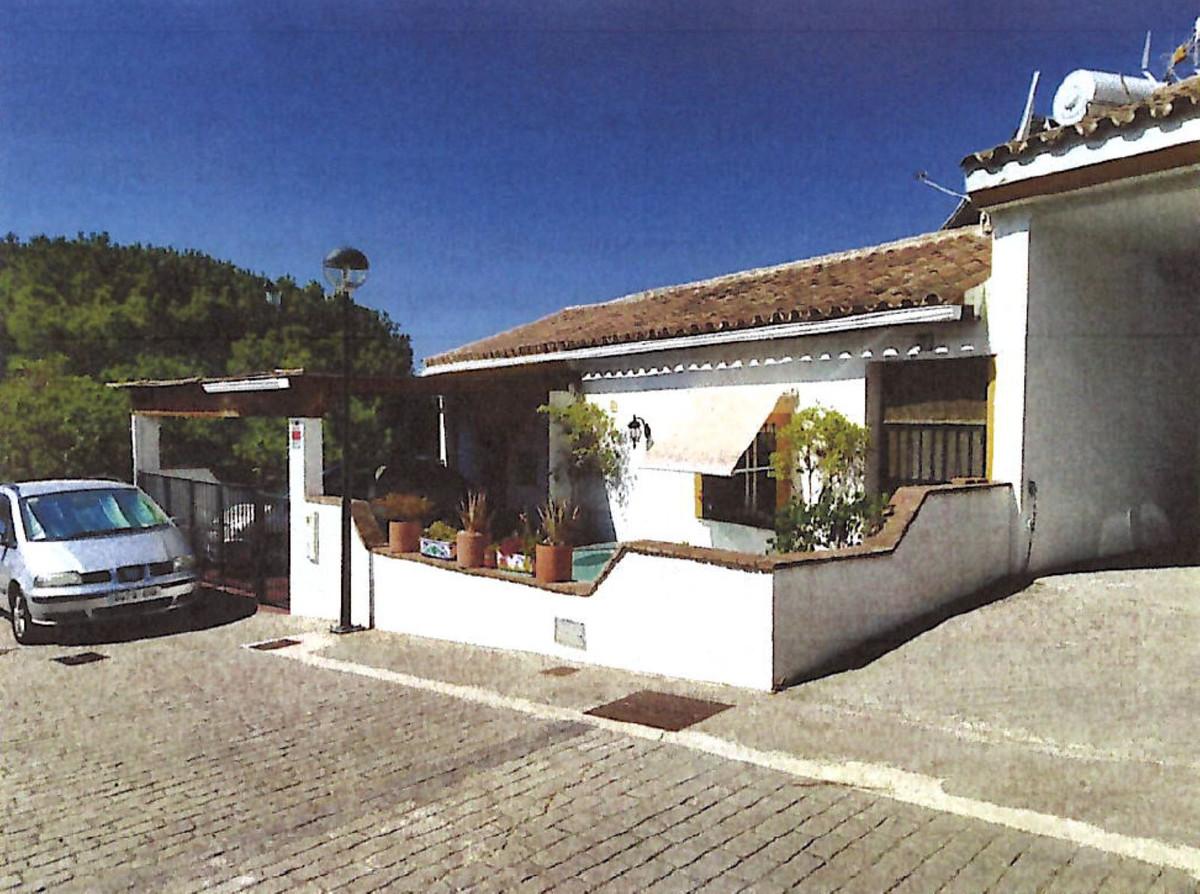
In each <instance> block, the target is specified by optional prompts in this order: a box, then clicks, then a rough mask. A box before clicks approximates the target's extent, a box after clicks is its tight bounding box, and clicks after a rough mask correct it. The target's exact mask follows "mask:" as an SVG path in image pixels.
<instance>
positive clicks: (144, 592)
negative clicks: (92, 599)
mask: <svg viewBox="0 0 1200 894" xmlns="http://www.w3.org/2000/svg"><path fill="white" fill-rule="evenodd" d="M157 595H158V587H139V588H138V589H136V590H122V591H121V592H119V593H114V594H113V605H124V604H125V603H126V602H141V601H142V600H145V599H153V598H154V597H155V596H157Z"/></svg>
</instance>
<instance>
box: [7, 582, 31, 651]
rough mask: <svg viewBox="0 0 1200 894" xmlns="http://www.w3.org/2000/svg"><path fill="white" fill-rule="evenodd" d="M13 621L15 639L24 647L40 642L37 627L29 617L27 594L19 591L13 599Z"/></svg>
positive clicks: (11, 615)
mask: <svg viewBox="0 0 1200 894" xmlns="http://www.w3.org/2000/svg"><path fill="white" fill-rule="evenodd" d="M9 618H10V619H11V620H12V631H13V638H14V639H15V640H16V641H17V642H19V643H20V644H21V645H23V646H31V645H33V644H34V643H36V642H37V641H38V633H37V627H36V626H35V625H34V623H33V618H31V617H30V615H29V603H28V602H26V601H25V594H24V593H22V592H21V591H20V590H17V591H16V592H15V593H14V594H13V598H12V610H11V611H10V612H9Z"/></svg>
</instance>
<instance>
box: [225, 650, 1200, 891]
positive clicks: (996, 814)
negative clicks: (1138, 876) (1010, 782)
mask: <svg viewBox="0 0 1200 894" xmlns="http://www.w3.org/2000/svg"><path fill="white" fill-rule="evenodd" d="M288 639H296V640H299V641H300V645H298V646H291V647H289V648H286V649H278V650H275V651H272V652H267V653H264V654H270V655H275V656H278V657H282V658H290V659H291V660H293V661H299V662H301V663H302V664H307V665H309V666H311V667H319V668H323V669H325V670H331V671H338V672H340V673H347V674H355V675H357V676H360V677H368V678H370V679H373V680H380V681H383V682H386V683H394V684H397V685H399V686H405V687H408V688H410V689H420V690H423V691H425V692H433V693H437V694H439V695H445V696H449V697H451V698H457V699H462V700H464V701H469V702H473V703H475V704H479V705H486V706H488V707H493V708H503V709H507V710H510V711H519V712H521V713H522V714H527V715H529V716H531V717H537V718H539V719H542V720H558V721H569V722H572V723H582V724H587V725H589V726H594V727H598V728H600V729H606V730H610V731H613V732H617V733H622V734H624V735H629V736H634V737H636V738H639V739H649V740H652V741H656V742H668V743H671V744H674V745H679V746H682V747H684V748H688V749H691V750H692V751H698V752H702V753H704V754H710V755H713V756H715V757H721V758H726V759H728V760H735V761H739V762H741V763H746V764H752V765H754V766H758V767H763V768H765V769H769V770H776V771H779V772H782V773H787V774H788V775H790V776H798V777H801V778H803V779H811V780H814V781H817V782H828V783H832V784H835V785H846V786H851V787H853V788H857V789H860V790H863V791H868V792H872V793H874V794H878V795H882V796H884V797H887V798H891V799H892V800H895V801H900V802H902V803H905V804H912V805H914V806H916V807H923V808H926V809H929V810H937V811H940V812H942V813H948V814H952V815H955V816H961V817H965V818H967V819H973V820H980V821H982V822H986V823H991V824H993V825H997V826H1005V827H1007V828H1010V829H1015V830H1017V831H1020V832H1028V833H1030V834H1033V835H1041V836H1044V837H1047V838H1057V839H1059V840H1060V841H1067V842H1070V843H1072V844H1076V845H1081V846H1083V847H1091V848H1095V849H1096V850H1099V851H1104V852H1105V853H1109V854H1113V855H1115V856H1119V857H1128V858H1132V859H1134V860H1141V861H1142V862H1145V863H1152V864H1154V865H1156V866H1166V867H1171V868H1174V869H1180V870H1182V871H1184V872H1186V873H1188V874H1189V875H1191V876H1193V877H1194V878H1197V879H1200V849H1197V848H1193V847H1187V846H1184V845H1176V844H1168V843H1167V842H1164V841H1158V840H1157V839H1154V838H1140V837H1137V836H1135V835H1123V834H1120V833H1117V832H1109V831H1107V830H1105V829H1102V828H1100V827H1099V826H1094V825H1092V824H1090V823H1085V822H1081V821H1079V820H1074V819H1068V818H1066V817H1061V816H1054V815H1053V814H1049V813H1039V812H1038V811H1036V810H1026V809H1024V808H1020V807H1006V806H1004V805H1002V804H995V803H992V802H990V801H980V800H977V799H975V798H967V797H963V796H960V795H951V794H949V793H947V792H946V791H945V790H944V789H943V788H942V780H940V779H935V778H934V777H932V776H924V775H921V774H918V773H910V772H908V771H906V770H899V769H897V768H895V767H889V766H887V765H885V764H869V763H860V762H857V761H822V760H812V759H808V758H801V757H796V756H795V755H792V754H787V753H785V752H781V751H763V750H761V749H757V748H747V747H745V746H743V745H738V744H737V743H736V742H730V741H729V740H727V739H721V738H718V737H716V736H712V735H709V734H707V733H701V732H696V731H694V730H681V731H679V732H664V731H662V730H656V729H652V728H650V727H646V726H641V725H640V724H634V723H621V722H620V721H616V720H608V719H606V718H603V717H594V716H592V715H590V714H584V713H583V712H581V711H577V710H575V709H573V708H560V707H557V706H555V705H547V704H544V703H541V702H534V701H530V700H529V699H523V698H515V697H513V696H507V695H501V694H500V693H498V692H493V691H491V690H489V689H483V688H481V687H478V686H465V685H462V684H458V683H446V682H443V681H441V680H430V679H426V678H424V677H416V676H413V675H412V674H405V673H400V672H398V671H391V670H385V669H383V668H377V667H369V666H367V665H363V664H355V663H354V662H351V661H342V660H340V659H336V658H326V657H325V656H323V655H318V654H317V653H318V652H320V651H321V650H323V649H325V648H327V647H328V646H330V645H331V644H332V642H333V637H332V635H330V634H328V633H298V634H291V635H289V636H288ZM250 645H253V644H250V643H248V644H246V648H248V647H249V646H250Z"/></svg>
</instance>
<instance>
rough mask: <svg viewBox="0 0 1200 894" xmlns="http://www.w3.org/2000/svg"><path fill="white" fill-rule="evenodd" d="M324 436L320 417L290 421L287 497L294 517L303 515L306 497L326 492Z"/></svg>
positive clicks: (317, 495)
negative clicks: (302, 509) (302, 508)
mask: <svg viewBox="0 0 1200 894" xmlns="http://www.w3.org/2000/svg"><path fill="white" fill-rule="evenodd" d="M324 472H325V468H324V435H323V429H322V427H321V420H320V419H312V418H303V419H289V420H288V497H289V499H290V500H291V502H292V507H293V508H292V517H293V518H298V517H301V516H302V515H303V512H302V511H301V507H302V506H303V505H304V500H305V498H306V497H319V496H321V494H323V493H325V484H324Z"/></svg>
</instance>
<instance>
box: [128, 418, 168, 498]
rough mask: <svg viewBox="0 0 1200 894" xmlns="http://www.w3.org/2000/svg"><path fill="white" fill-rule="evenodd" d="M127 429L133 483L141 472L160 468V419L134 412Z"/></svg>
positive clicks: (155, 470) (135, 482)
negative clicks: (131, 444)
mask: <svg viewBox="0 0 1200 894" xmlns="http://www.w3.org/2000/svg"><path fill="white" fill-rule="evenodd" d="M129 429H130V437H131V439H132V441H133V483H134V484H137V480H138V475H139V474H140V473H141V472H158V471H160V470H161V469H162V460H161V458H160V454H159V442H160V439H161V432H162V420H160V419H159V418H158V417H157V416H146V415H143V414H141V413H134V414H133V417H132V420H131V422H130V426H129Z"/></svg>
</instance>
